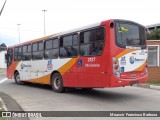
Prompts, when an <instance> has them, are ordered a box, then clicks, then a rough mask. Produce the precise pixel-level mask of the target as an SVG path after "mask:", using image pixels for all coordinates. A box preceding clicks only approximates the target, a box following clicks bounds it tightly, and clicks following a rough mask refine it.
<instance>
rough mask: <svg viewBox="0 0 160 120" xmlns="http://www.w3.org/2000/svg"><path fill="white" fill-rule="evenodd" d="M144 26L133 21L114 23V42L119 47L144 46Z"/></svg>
mask: <svg viewBox="0 0 160 120" xmlns="http://www.w3.org/2000/svg"><path fill="white" fill-rule="evenodd" d="M145 41H146V40H145V29H144V27H142V26H140V25H137V24H133V23H124V22H117V23H116V43H117V45H118V46H119V47H123V48H125V47H126V46H145Z"/></svg>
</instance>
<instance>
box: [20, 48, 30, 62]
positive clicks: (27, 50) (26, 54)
mask: <svg viewBox="0 0 160 120" xmlns="http://www.w3.org/2000/svg"><path fill="white" fill-rule="evenodd" d="M22 52H23V55H22V60H30V59H31V45H24V46H23V47H22Z"/></svg>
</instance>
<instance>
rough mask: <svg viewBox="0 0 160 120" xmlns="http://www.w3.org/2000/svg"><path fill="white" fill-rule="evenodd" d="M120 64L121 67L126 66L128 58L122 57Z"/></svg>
mask: <svg viewBox="0 0 160 120" xmlns="http://www.w3.org/2000/svg"><path fill="white" fill-rule="evenodd" d="M120 63H121V65H126V57H125V56H123V57H121V61H120Z"/></svg>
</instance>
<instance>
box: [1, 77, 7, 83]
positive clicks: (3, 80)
mask: <svg viewBox="0 0 160 120" xmlns="http://www.w3.org/2000/svg"><path fill="white" fill-rule="evenodd" d="M6 80H8V78H4V79H2V80H0V84H1V83H3V82H5V81H6Z"/></svg>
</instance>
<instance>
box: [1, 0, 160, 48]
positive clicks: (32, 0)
mask: <svg viewBox="0 0 160 120" xmlns="http://www.w3.org/2000/svg"><path fill="white" fill-rule="evenodd" d="M4 1H5V0H0V9H1V8H2V5H3V3H4ZM159 4H160V1H159V0H7V3H6V5H5V8H4V10H3V13H2V15H1V16H0V44H1V43H5V44H6V45H8V46H9V45H13V44H18V43H19V34H18V25H17V24H20V25H19V32H20V42H25V41H28V40H32V39H36V38H40V37H43V36H44V12H43V11H42V10H47V11H46V12H45V20H46V22H45V23H46V27H45V30H46V35H50V34H54V33H59V32H63V31H67V30H72V29H76V28H79V27H83V26H86V25H90V24H94V23H97V22H101V21H104V20H108V19H125V20H131V21H135V22H138V23H140V24H142V25H144V26H146V25H151V24H156V23H160V14H159V11H160V10H159Z"/></svg>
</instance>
